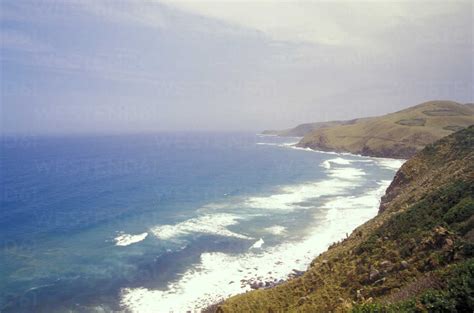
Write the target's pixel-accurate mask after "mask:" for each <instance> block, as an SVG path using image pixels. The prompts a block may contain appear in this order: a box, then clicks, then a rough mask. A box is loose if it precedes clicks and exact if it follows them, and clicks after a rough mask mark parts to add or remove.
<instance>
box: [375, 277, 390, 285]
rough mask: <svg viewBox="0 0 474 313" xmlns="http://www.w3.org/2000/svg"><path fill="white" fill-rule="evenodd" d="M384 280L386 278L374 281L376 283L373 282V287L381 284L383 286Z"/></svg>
mask: <svg viewBox="0 0 474 313" xmlns="http://www.w3.org/2000/svg"><path fill="white" fill-rule="evenodd" d="M386 280H387V278H385V277H382V278H380V279H379V280H376V281H375V282H374V285H379V284H380V285H381V284H383V283H384V282H385V281H386Z"/></svg>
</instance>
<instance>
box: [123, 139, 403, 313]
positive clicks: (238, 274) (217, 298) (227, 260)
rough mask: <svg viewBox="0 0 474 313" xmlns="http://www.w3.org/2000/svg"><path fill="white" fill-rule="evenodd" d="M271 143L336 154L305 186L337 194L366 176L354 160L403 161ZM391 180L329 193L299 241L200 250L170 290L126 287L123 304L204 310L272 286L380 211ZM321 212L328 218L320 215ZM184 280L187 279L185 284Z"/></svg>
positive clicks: (383, 164) (384, 164) (387, 164)
mask: <svg viewBox="0 0 474 313" xmlns="http://www.w3.org/2000/svg"><path fill="white" fill-rule="evenodd" d="M257 144H258V143H257ZM269 145H273V146H280V147H284V148H290V149H296V150H305V151H310V152H314V153H322V154H330V155H333V156H335V158H333V159H329V160H327V161H325V162H323V163H322V164H320V166H321V167H322V168H323V169H324V170H323V171H329V172H330V175H329V179H328V180H327V181H324V182H320V183H319V184H318V185H317V186H315V187H311V188H313V189H309V190H308V191H307V192H309V193H314V195H316V196H317V191H318V190H323V192H329V194H334V195H337V194H338V193H337V192H335V193H334V190H336V191H339V190H338V189H340V188H350V185H354V184H355V185H357V184H358V182H359V181H363V180H364V179H365V178H364V177H363V176H364V175H365V174H364V173H363V172H361V171H360V170H357V166H353V165H354V162H355V163H358V162H361V163H360V164H367V163H366V162H371V163H372V162H373V163H374V164H376V165H377V166H378V167H380V168H385V169H390V170H391V171H393V173H395V172H396V170H397V169H398V168H399V167H400V166H401V165H402V164H401V163H400V160H398V159H390V158H373V157H368V156H360V155H354V154H351V153H337V152H327V151H317V150H313V149H305V148H300V147H296V146H295V145H294V143H280V144H274V143H271V144H269ZM344 157H350V158H356V159H355V160H353V159H347V158H344ZM357 159H358V160H357ZM390 183H391V180H385V181H382V182H379V183H378V185H377V188H372V189H370V190H367V191H366V192H365V193H363V194H359V195H354V194H348V195H346V196H335V197H334V198H331V200H330V201H327V202H326V203H325V204H324V205H323V206H322V207H321V208H320V210H322V211H321V212H324V214H323V215H324V217H322V216H317V217H314V218H317V219H319V221H318V222H317V223H316V224H315V225H313V226H312V227H311V229H308V230H307V235H306V236H304V237H303V238H301V239H300V240H299V241H297V242H291V241H290V242H285V243H282V244H279V245H277V246H275V247H271V248H268V249H266V247H265V244H264V242H263V240H262V238H260V239H259V238H255V240H254V241H255V242H254V244H253V245H252V247H251V248H250V250H254V251H249V252H248V253H246V254H243V255H237V256H229V255H227V254H224V253H204V254H203V255H202V256H201V264H200V265H199V266H198V272H196V271H195V270H190V271H187V272H186V273H184V274H183V275H182V279H181V280H180V281H177V282H174V283H170V285H169V286H168V289H169V290H171V291H172V294H170V293H168V292H167V291H162V290H149V289H146V288H135V289H125V290H123V291H122V301H121V303H122V306H124V307H126V308H128V309H130V310H131V311H133V312H152V311H153V308H154V307H156V302H157V301H160V305H164V307H163V308H171V309H174V310H178V311H182V310H198V311H199V310H203V312H206V310H207V309H206V308H209V307H212V306H215V304H216V303H220V302H221V301H223V300H225V299H227V298H229V297H231V296H234V295H238V294H242V293H246V292H248V291H251V290H255V289H267V288H272V287H275V286H278V285H280V284H282V283H284V282H286V281H288V280H290V279H293V278H295V277H298V276H301V275H302V274H303V273H304V272H305V271H306V270H307V268H308V266H309V265H310V264H311V262H312V261H313V260H314V258H316V257H317V256H318V255H319V254H321V253H323V252H324V251H326V250H327V249H328V248H329V247H330V246H331V245H332V244H334V243H336V242H339V241H340V240H344V239H345V238H346V237H347V236H348V234H349V233H351V232H352V231H353V230H354V229H355V228H357V227H358V226H360V225H361V224H363V223H365V222H366V221H368V220H370V219H371V218H372V217H374V216H376V215H377V213H378V208H379V204H380V198H381V197H382V196H383V194H384V193H385V190H386V188H387V187H388V186H389V184H390ZM298 188H308V187H307V186H306V187H305V186H302V187H298ZM260 200H268V199H255V200H254V201H257V203H258V201H260ZM321 212H318V213H321ZM341 217H344V218H341ZM321 218H324V220H320V219H321ZM257 239H258V240H257ZM262 245H263V246H264V248H265V249H263V250H262V249H261V248H262ZM254 252H256V253H254ZM209 275H212V276H209ZM204 282H205V283H206V285H209V289H208V290H205V292H202V291H198V293H197V294H196V293H195V292H194V291H193V292H191V291H192V289H193V288H196V286H198V285H199V286H204ZM183 283H185V285H184V286H183ZM189 286H191V287H192V286H194V287H193V288H191V287H189ZM183 288H185V289H183ZM201 288H202V287H201ZM198 290H199V289H198ZM180 295H181V296H180ZM185 295H186V296H187V297H188V298H186V297H185ZM189 297H190V298H193V299H194V300H192V299H189ZM159 299H161V300H159ZM160 308H161V307H160Z"/></svg>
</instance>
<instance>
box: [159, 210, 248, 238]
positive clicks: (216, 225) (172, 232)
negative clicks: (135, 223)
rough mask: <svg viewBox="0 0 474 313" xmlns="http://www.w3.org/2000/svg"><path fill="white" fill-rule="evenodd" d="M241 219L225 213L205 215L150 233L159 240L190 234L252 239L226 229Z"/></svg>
mask: <svg viewBox="0 0 474 313" xmlns="http://www.w3.org/2000/svg"><path fill="white" fill-rule="evenodd" d="M242 218H243V217H241V216H237V215H233V214H226V213H220V214H206V215H202V216H199V217H195V218H191V219H188V220H186V221H184V222H181V223H178V224H175V225H158V226H155V227H153V228H151V232H152V233H153V234H154V235H155V236H156V237H157V238H158V239H161V240H170V239H173V238H178V237H184V236H187V235H189V234H192V233H202V234H210V235H219V236H226V237H235V238H240V239H252V238H251V237H248V236H245V235H242V234H238V233H235V232H232V231H230V230H228V229H227V226H231V225H235V224H237V223H238V221H239V220H240V219H242Z"/></svg>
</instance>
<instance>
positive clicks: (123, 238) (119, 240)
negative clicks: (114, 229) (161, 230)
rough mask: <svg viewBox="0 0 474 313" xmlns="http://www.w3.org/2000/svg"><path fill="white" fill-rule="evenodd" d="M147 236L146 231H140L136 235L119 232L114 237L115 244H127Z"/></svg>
mask: <svg viewBox="0 0 474 313" xmlns="http://www.w3.org/2000/svg"><path fill="white" fill-rule="evenodd" d="M147 236H148V233H142V234H138V235H131V234H123V233H121V234H120V235H118V236H117V237H115V238H114V240H115V245H116V246H129V245H131V244H134V243H137V242H140V241H142V240H144V239H145V238H146V237H147Z"/></svg>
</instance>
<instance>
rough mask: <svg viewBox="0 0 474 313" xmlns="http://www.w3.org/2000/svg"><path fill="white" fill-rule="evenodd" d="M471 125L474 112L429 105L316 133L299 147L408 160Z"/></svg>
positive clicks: (450, 104)
mask: <svg viewBox="0 0 474 313" xmlns="http://www.w3.org/2000/svg"><path fill="white" fill-rule="evenodd" d="M472 124H474V109H473V107H472V106H471V105H464V104H460V103H456V102H452V101H430V102H425V103H422V104H419V105H417V106H414V107H411V108H408V109H405V110H402V111H399V112H395V113H391V114H387V115H384V116H380V117H374V118H368V119H359V120H356V121H354V123H351V124H345V125H336V126H331V127H325V128H320V129H316V130H314V131H312V132H310V133H307V134H306V135H305V136H304V138H303V139H302V140H301V141H300V143H299V144H298V145H299V146H300V147H309V148H312V149H316V150H324V151H339V152H351V153H356V154H362V155H370V156H380V157H393V158H409V157H410V156H412V155H414V154H415V153H416V152H418V151H420V150H421V149H422V148H423V147H425V146H426V145H427V144H430V143H432V142H434V141H436V140H438V139H440V138H442V137H444V136H447V135H449V134H451V133H453V132H455V131H458V130H460V129H463V128H465V127H467V126H469V125H472Z"/></svg>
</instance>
